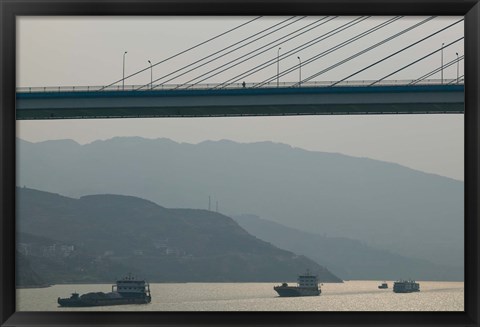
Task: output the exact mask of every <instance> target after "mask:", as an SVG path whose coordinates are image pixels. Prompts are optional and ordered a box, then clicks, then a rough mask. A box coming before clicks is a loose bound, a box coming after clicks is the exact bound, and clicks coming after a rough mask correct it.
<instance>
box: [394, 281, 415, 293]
mask: <svg viewBox="0 0 480 327" xmlns="http://www.w3.org/2000/svg"><path fill="white" fill-rule="evenodd" d="M393 291H394V292H395V293H412V292H420V284H419V283H417V282H415V281H414V280H399V281H396V282H395V283H394V284H393Z"/></svg>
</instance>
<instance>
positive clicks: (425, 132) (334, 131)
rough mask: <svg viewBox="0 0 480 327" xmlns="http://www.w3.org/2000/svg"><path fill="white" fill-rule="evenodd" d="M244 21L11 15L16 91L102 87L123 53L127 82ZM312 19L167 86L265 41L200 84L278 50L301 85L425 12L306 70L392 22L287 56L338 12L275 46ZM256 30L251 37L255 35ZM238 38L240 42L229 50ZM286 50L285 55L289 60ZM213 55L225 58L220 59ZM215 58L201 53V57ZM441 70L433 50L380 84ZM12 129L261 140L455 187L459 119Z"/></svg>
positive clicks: (401, 61)
mask: <svg viewBox="0 0 480 327" xmlns="http://www.w3.org/2000/svg"><path fill="white" fill-rule="evenodd" d="M253 18H254V17H189V18H185V17H142V18H138V17H130V18H123V17H117V18H106V17H95V18H84V17H73V18H62V17H21V18H19V19H18V20H17V33H18V34H17V86H72V85H76V86H84V85H90V86H93V85H107V84H110V83H112V82H115V81H117V80H119V79H121V78H122V67H123V53H124V51H128V53H127V55H126V56H125V71H126V74H125V75H126V76H128V75H129V74H131V73H134V72H136V71H139V70H141V69H144V68H149V64H148V60H151V62H152V63H153V64H155V63H157V62H159V61H161V60H164V59H166V58H168V57H170V56H172V55H174V54H176V53H179V52H181V51H183V50H186V49H188V48H190V47H192V46H194V45H196V44H199V43H200V42H202V41H205V40H207V39H209V38H211V37H214V36H216V35H218V34H220V33H222V32H224V31H227V30H229V29H231V28H234V27H236V26H238V25H240V24H242V23H245V22H247V21H249V20H251V19H253ZM288 18H289V16H288V17H287V16H286V17H262V18H260V19H257V20H255V21H254V22H252V23H250V24H248V25H246V26H244V27H242V28H239V29H238V30H235V31H234V32H232V33H229V34H228V35H226V36H223V37H220V38H218V39H215V40H214V41H212V42H209V43H207V44H205V45H202V46H200V47H198V48H196V49H194V50H192V51H189V52H187V53H185V54H183V55H181V56H178V57H176V58H175V59H173V60H169V61H167V62H165V63H162V64H159V65H156V66H155V67H153V79H154V80H155V79H157V78H160V77H162V76H164V75H166V74H169V73H172V72H174V71H175V70H177V69H179V68H181V67H184V66H186V65H188V64H191V63H193V62H195V61H197V60H199V59H202V58H203V57H205V56H207V55H209V54H212V53H214V52H216V51H219V50H221V49H223V48H224V47H227V46H229V45H232V44H234V43H236V42H238V41H241V40H242V39H244V38H247V37H249V36H252V35H253V34H255V33H258V32H261V31H262V30H263V29H266V28H269V27H271V26H272V25H274V24H277V23H279V22H281V21H284V20H286V19H288ZM322 18H324V17H323V16H320V17H308V18H304V19H301V20H299V21H297V22H295V23H293V24H291V25H289V26H288V27H286V28H284V29H281V30H279V31H277V32H275V33H272V34H271V35H269V36H267V37H264V38H262V39H260V40H258V41H256V42H254V43H252V44H250V45H248V46H245V47H244V48H241V49H239V50H237V51H235V52H232V53H231V54H225V52H222V53H219V55H218V56H219V57H220V58H219V59H218V60H216V61H214V62H212V63H210V64H208V65H205V66H203V67H200V68H199V69H197V70H195V71H193V72H190V73H187V74H185V75H183V76H179V77H178V78H176V79H173V80H172V81H169V82H168V84H177V83H185V82H188V81H190V80H191V79H193V78H195V77H197V76H199V75H201V74H203V73H208V72H210V71H212V70H213V69H215V68H216V67H219V66H220V65H222V64H224V63H228V62H229V61H231V60H233V59H235V58H238V57H239V56H242V55H244V54H246V53H248V52H250V51H253V50H255V49H257V48H259V47H261V46H264V45H266V44H268V43H270V42H273V43H272V45H270V46H268V47H271V49H269V50H267V51H265V53H263V54H261V55H259V56H257V57H255V58H253V59H252V60H249V61H247V62H245V63H242V64H239V65H238V66H236V67H233V68H232V69H230V70H228V71H227V72H225V73H222V74H219V75H217V76H212V77H211V78H209V79H208V80H206V81H204V82H202V83H219V82H223V81H225V80H227V79H229V78H232V77H234V76H235V75H237V74H240V73H242V72H244V71H246V70H248V69H250V68H251V67H254V66H256V65H259V64H261V63H263V62H265V61H267V60H271V59H272V58H273V59H275V58H276V57H277V54H280V61H279V67H280V71H283V70H286V69H288V68H290V67H295V66H296V65H297V67H298V63H299V60H298V58H297V57H298V56H300V58H301V60H302V62H304V63H305V64H304V65H302V72H301V73H302V78H306V77H308V76H311V75H312V74H314V73H317V72H319V71H321V70H323V69H325V68H328V67H330V66H331V65H333V64H335V63H337V62H339V61H340V60H343V59H346V58H348V57H350V56H351V55H353V54H355V53H357V52H358V51H361V50H363V49H366V48H368V47H370V46H372V45H374V44H376V43H377V42H379V41H381V40H384V39H386V38H388V37H390V36H392V35H394V34H395V33H398V32H400V31H402V30H403V29H405V28H407V27H408V26H411V25H413V24H415V23H416V22H420V21H422V20H424V19H426V18H427V17H408V18H402V19H399V20H397V21H395V22H393V23H392V24H390V25H388V26H387V27H385V28H384V29H382V30H379V31H376V32H374V33H371V34H369V35H368V36H366V37H364V38H362V39H360V40H358V41H356V42H354V43H352V44H349V45H347V46H345V47H343V48H342V49H340V50H338V51H335V52H333V53H331V54H328V55H326V56H324V57H322V58H321V59H319V60H316V61H313V62H312V63H311V64H307V62H308V59H309V58H311V57H312V56H314V55H316V54H319V53H321V52H323V51H326V50H328V49H330V48H331V47H333V46H335V45H337V44H339V43H341V42H344V41H346V40H348V39H349V38H351V37H353V36H355V35H357V34H358V33H360V32H363V31H366V30H367V29H368V28H371V27H373V26H375V25H378V24H380V23H382V22H385V21H387V20H388V19H389V18H391V17H376V18H369V19H367V20H365V21H363V22H361V23H359V24H358V25H355V26H354V27H352V28H350V29H347V30H345V31H343V32H340V33H338V34H336V35H334V36H333V37H331V38H328V39H326V40H324V41H321V42H319V43H317V44H315V45H313V46H311V47H309V48H308V49H305V50H303V51H297V50H294V49H295V48H296V47H298V46H301V45H302V44H304V43H306V42H308V41H310V40H313V39H314V38H315V37H318V36H320V35H322V34H324V33H327V32H328V31H331V30H333V29H334V28H336V27H339V26H341V25H343V24H346V23H348V22H349V21H352V20H353V19H355V18H357V17H339V18H335V19H333V20H331V21H329V22H326V21H327V20H328V18H325V19H324V20H323V22H325V24H324V25H321V26H319V27H317V28H315V29H312V30H311V31H310V32H308V33H305V34H303V35H302V36H300V37H298V38H295V39H292V40H291V41H285V39H283V40H279V41H275V40H276V39H278V38H281V37H283V36H286V35H287V34H289V33H292V32H294V31H295V30H297V29H299V28H301V27H303V26H305V25H307V24H310V23H313V22H315V21H317V20H319V19H322ZM460 18H461V17H441V18H435V19H433V20H431V21H429V22H427V23H425V24H424V25H422V26H420V27H418V28H416V29H414V30H412V31H410V32H408V33H405V34H403V35H401V36H399V37H398V38H396V39H395V40H393V41H391V42H387V43H385V44H383V45H381V46H379V47H378V48H376V49H374V50H372V51H369V52H367V53H365V54H364V55H362V56H359V57H358V58H356V59H355V60H351V61H349V62H348V63H346V64H344V65H341V66H339V67H337V68H335V69H332V70H330V71H328V72H327V73H325V74H322V75H320V76H318V77H317V78H315V79H314V80H315V81H334V80H338V79H341V78H343V77H346V76H348V75H349V74H351V73H353V72H356V71H358V70H360V69H361V68H363V67H366V66H368V65H369V64H371V63H373V62H375V61H377V60H379V59H381V58H383V57H385V56H386V55H388V54H391V53H393V52H395V51H397V50H399V49H401V48H403V47H405V46H407V45H409V44H411V43H412V42H415V41H417V40H419V39H421V38H423V37H425V36H427V35H429V34H430V33H433V32H434V31H437V30H439V29H440V28H443V27H445V26H447V25H449V24H451V23H453V22H456V21H458V20H459V19H460ZM292 21H293V20H292ZM289 22H290V21H288V22H286V23H284V25H286V24H288V23H289ZM279 27H280V25H279ZM264 34H265V33H264ZM264 34H259V35H258V36H257V37H260V36H262V35H264ZM462 36H463V22H461V23H459V24H457V25H455V26H454V27H452V28H450V29H448V30H446V31H444V32H442V33H439V34H438V35H436V36H434V37H432V38H431V39H429V40H427V41H425V42H422V43H421V44H419V45H418V46H415V47H412V48H411V49H408V50H407V51H404V52H402V53H401V54H400V55H398V56H395V57H392V58H391V59H389V60H387V61H385V62H383V63H382V64H380V65H378V66H375V67H374V68H373V69H369V70H367V71H365V72H363V73H361V74H358V75H357V76H355V77H352V78H351V79H352V80H372V79H378V78H381V77H383V76H384V75H386V74H388V73H390V72H393V71H395V70H397V69H399V68H401V67H403V66H405V65H406V64H408V63H409V62H412V61H414V60H416V59H418V58H420V57H422V56H424V55H426V54H428V53H430V52H431V51H434V50H437V49H439V48H440V47H441V44H442V43H445V44H448V43H450V42H452V41H454V40H456V39H458V38H459V37H462ZM250 40H251V39H249V40H248V41H250ZM245 42H247V41H244V42H243V43H241V44H239V45H238V46H240V45H242V44H244V43H245ZM236 47H237V46H236ZM279 47H281V48H282V49H281V50H280V51H278V48H279ZM289 51H292V52H291V53H289ZM456 53H459V55H460V56H461V55H463V41H460V42H457V43H455V44H454V45H452V46H451V47H448V48H445V49H444V51H443V57H444V63H445V64H446V63H448V62H449V61H451V60H454V59H455V58H456ZM222 54H224V55H223V56H221V55H222ZM282 54H285V57H282ZM215 57H216V56H214V57H211V58H209V60H210V59H212V58H215ZM203 62H205V61H203ZM203 62H200V63H199V64H201V63H203ZM199 64H196V65H199ZM440 65H441V53H440V52H439V53H436V54H435V55H433V56H431V57H430V58H428V60H424V61H421V62H419V63H418V64H416V65H413V66H412V67H410V68H408V69H405V70H403V71H401V72H399V73H398V74H396V75H393V76H392V77H390V78H389V79H395V80H400V79H415V78H418V77H420V76H422V75H423V74H426V73H428V72H430V71H432V70H433V69H436V68H438V67H440ZM192 67H194V66H192ZM276 71H277V63H276V61H274V62H273V64H272V65H270V66H268V67H267V68H266V69H264V70H262V71H260V72H258V73H256V74H254V75H251V76H248V77H245V78H243V79H242V80H245V81H246V82H247V83H252V82H261V81H263V80H265V79H266V78H269V77H275V75H276ZM150 72H151V71H150V69H147V70H146V71H144V72H142V73H140V74H138V75H137V76H134V77H132V78H131V79H129V80H127V81H126V82H125V84H126V85H130V84H135V85H144V84H147V83H149V82H150ZM179 73H181V72H179ZM443 73H444V78H445V79H453V78H456V76H457V65H452V66H450V67H446V68H445V69H444V72H443ZM177 74H178V73H177ZM458 74H459V75H460V76H461V75H463V61H461V62H460V65H459V66H458ZM174 76H175V74H173V75H171V77H174ZM440 76H441V75H440V73H437V74H435V75H434V76H432V77H431V78H436V79H439V78H440ZM167 79H169V78H164V79H162V80H160V81H159V82H164V81H166V80H167ZM298 79H299V70H297V69H294V71H293V72H292V73H290V74H288V75H286V76H283V77H281V78H280V81H281V82H297V81H298ZM17 127H18V130H17V135H18V136H19V137H20V138H22V139H25V140H28V141H42V140H48V139H63V138H70V139H74V140H76V141H77V142H79V143H88V142H92V141H93V140H96V139H107V138H111V137H114V136H143V137H147V138H158V137H167V138H171V139H173V140H176V141H181V142H190V143H197V142H200V141H203V140H206V139H211V140H218V139H231V140H235V141H239V142H255V141H264V140H271V141H274V142H282V143H287V144H291V145H293V146H297V147H301V148H305V149H309V150H315V151H328V152H339V153H344V154H348V155H353V156H359V157H369V158H373V159H379V160H384V161H389V162H396V163H399V164H402V165H405V166H408V167H411V168H414V169H418V170H422V171H425V172H431V173H435V174H440V175H443V176H448V177H451V178H455V179H459V180H463V173H464V170H463V164H464V162H463V149H464V143H463V115H388V116H306V117H246V118H197V119H191V118H181V119H174V118H164V119H161V118H157V119H110V120H100V119H98V120H55V121H19V122H18V123H17Z"/></svg>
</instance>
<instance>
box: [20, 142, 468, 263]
mask: <svg viewBox="0 0 480 327" xmlns="http://www.w3.org/2000/svg"><path fill="white" fill-rule="evenodd" d="M17 149H18V158H19V161H18V170H17V172H18V179H17V180H18V185H20V186H23V185H26V186H28V187H32V188H37V189H42V190H46V191H51V192H57V193H61V194H65V195H68V196H73V197H79V196H82V195H86V194H98V193H113V194H133V195H135V196H138V197H141V198H144V199H149V200H152V201H154V202H157V203H160V204H162V205H165V206H168V207H176V208H207V203H208V198H209V196H212V200H213V201H214V202H212V205H213V204H214V203H216V201H218V202H219V210H220V212H224V213H226V214H227V215H237V214H241V213H244V212H251V213H254V214H256V215H258V216H260V217H262V218H265V219H267V220H270V221H274V222H278V223H281V224H283V225H285V226H289V227H293V228H296V229H299V230H303V231H311V232H313V233H317V234H320V235H323V234H327V235H329V236H335V237H345V238H351V239H357V240H360V241H363V242H366V243H367V244H368V245H370V246H374V247H377V248H381V249H385V250H388V251H392V252H393V253H397V254H400V255H403V256H407V257H412V258H420V259H425V260H428V261H431V262H432V263H435V264H439V265H449V266H456V267H462V266H463V226H464V225H463V216H464V215H463V201H464V193H463V188H464V183H463V182H459V181H456V180H453V179H449V178H445V177H441V176H438V175H433V174H426V173H423V172H419V171H415V170H412V169H409V168H406V167H402V166H400V165H397V164H391V163H386V162H381V161H376V160H371V159H367V158H355V157H349V156H345V155H341V154H334V153H323V152H312V151H306V150H303V149H299V148H294V147H291V146H289V145H285V144H277V143H272V142H258V143H250V144H243V143H236V142H233V141H227V140H223V141H205V142H202V143H199V144H188V143H177V142H174V141H172V140H169V139H155V140H150V139H143V138H139V137H118V138H113V139H110V140H105V141H95V142H93V143H90V144H86V145H78V144H75V143H73V142H72V141H47V142H41V143H30V142H25V141H21V140H18V142H17Z"/></svg>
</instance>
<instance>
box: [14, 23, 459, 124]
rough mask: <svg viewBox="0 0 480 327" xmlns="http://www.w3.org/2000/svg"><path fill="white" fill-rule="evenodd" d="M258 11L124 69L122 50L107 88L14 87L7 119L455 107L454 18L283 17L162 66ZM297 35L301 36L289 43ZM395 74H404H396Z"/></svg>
mask: <svg viewBox="0 0 480 327" xmlns="http://www.w3.org/2000/svg"><path fill="white" fill-rule="evenodd" d="M261 18H262V17H261V16H260V17H255V18H253V19H250V20H248V21H246V22H244V23H242V24H240V25H238V26H236V27H234V28H232V29H230V30H227V31H225V32H223V33H220V34H218V35H216V36H214V37H212V38H210V39H208V40H206V41H203V42H200V43H198V44H196V45H194V46H192V47H190V48H187V49H186V50H183V51H181V52H179V53H176V54H175V55H173V56H170V57H167V58H166V59H163V60H161V61H159V62H156V63H152V62H151V61H150V60H148V63H149V66H147V67H146V68H144V69H141V70H138V71H136V72H135V73H131V74H129V75H127V76H125V57H126V54H127V51H125V53H124V54H123V76H122V78H121V79H119V80H117V81H114V82H112V83H110V84H108V85H104V86H75V87H73V86H72V87H65V86H56V87H19V88H17V119H20V120H22V119H65V118H119V117H198V116H245V115H247V116H250V115H308V114H414V113H422V114H424V113H463V111H464V87H463V80H464V75H463V74H460V69H459V67H460V65H459V63H460V62H461V61H462V60H464V56H463V55H461V54H459V53H458V52H456V57H455V58H453V59H451V58H450V59H448V60H444V52H447V51H449V53H451V52H452V49H454V48H453V47H459V46H460V47H461V46H462V40H463V36H458V35H457V36H456V37H455V36H453V37H452V35H453V33H450V34H445V33H447V32H451V29H452V28H458V27H459V26H460V27H461V23H463V19H457V20H456V21H453V22H448V24H443V25H441V24H440V25H438V24H436V25H432V24H433V23H434V22H436V21H438V17H435V16H430V17H421V18H419V19H417V20H413V21H412V20H406V21H405V18H404V17H403V16H395V17H386V18H384V19H381V20H379V19H378V18H377V19H374V20H373V21H371V20H372V17H370V16H361V17H356V18H355V17H352V18H350V19H348V20H342V21H341V22H340V23H337V24H336V25H332V24H333V23H334V22H335V21H336V19H337V18H338V17H336V16H324V17H316V19H313V20H310V21H309V22H308V23H302V20H303V19H304V18H305V17H303V16H300V17H297V16H293V17H290V18H286V19H284V20H282V21H280V22H277V23H275V24H272V25H271V26H268V27H267V28H263V29H261V30H260V31H257V30H255V31H254V32H250V33H249V34H248V35H247V36H246V37H243V38H241V39H240V40H238V39H229V45H228V46H222V48H221V49H217V50H215V49H212V50H211V51H210V53H208V55H206V56H205V55H202V56H199V57H195V56H190V57H189V58H190V59H189V63H188V64H187V65H183V66H175V65H171V64H169V63H166V62H168V61H172V60H173V59H176V58H177V57H180V56H182V55H183V56H184V55H185V54H186V53H191V52H193V51H194V50H195V49H197V48H199V47H202V46H205V44H207V43H209V42H212V41H213V40H216V39H218V38H222V37H225V36H227V35H229V34H230V33H232V32H234V31H236V30H239V29H242V28H245V27H246V26H247V25H253V24H255V23H256V22H257V21H259V20H260V19H261ZM301 23H302V24H301ZM367 23H368V24H367ZM400 23H402V24H401V25H399V24H400ZM362 24H363V25H362ZM395 24H397V25H395ZM433 26H434V28H433ZM427 27H429V28H427ZM422 28H423V30H422ZM346 31H349V33H348V34H345V33H346ZM421 31H423V32H421ZM425 31H426V32H425ZM307 36H308V37H307ZM299 38H300V39H301V40H302V41H299V42H295V43H293V42H294V41H298V39H299ZM400 40H403V41H402V42H399V41H400ZM405 40H407V41H405ZM432 40H433V41H442V42H441V45H440V46H439V47H437V46H435V47H433V48H432V46H431V43H430V45H429V46H427V45H428V44H429V43H428V42H431V41H432ZM353 45H355V47H354V48H351V47H352V46H353ZM307 50H308V51H309V52H307ZM272 51H273V52H274V53H275V55H274V56H272V55H271V53H272ZM454 51H455V50H454ZM457 51H458V50H457ZM269 53H270V54H269ZM406 54H408V56H406ZM440 56H441V60H440V61H438V57H440ZM450 57H451V56H450ZM292 59H293V61H292ZM288 62H290V64H288ZM432 62H434V63H435V64H433V65H432ZM156 66H158V67H157V68H156V71H158V70H159V68H160V67H163V69H162V70H161V71H162V73H163V75H162V76H159V77H157V76H156V77H155V79H154V78H153V68H154V67H156ZM275 68H276V73H274V74H272V71H273V70H274V69H275ZM455 68H456V76H455V77H453V78H452V76H451V75H452V71H453V70H454V69H455ZM447 70H448V72H449V76H448V78H447V77H446V76H444V74H445V72H446V71H447ZM370 72H374V73H372V74H370V75H368V76H369V77H370V79H359V78H358V77H360V76H365V74H366V73H370ZM405 72H409V73H408V76H409V77H410V78H409V79H405V78H400V77H403V76H405V74H403V73H405ZM142 73H143V76H144V75H145V74H147V73H149V77H150V81H149V83H145V84H139V85H131V84H130V83H129V82H130V81H132V80H134V79H135V78H138V76H141V74H142ZM402 74H403V75H402ZM294 76H295V81H293V77H294ZM332 76H334V79H331V80H326V78H327V77H330V78H332ZM371 77H373V78H371ZM439 77H440V78H439ZM396 78H397V79H396ZM245 80H247V81H248V83H247V82H245ZM252 80H254V81H255V82H251V81H252Z"/></svg>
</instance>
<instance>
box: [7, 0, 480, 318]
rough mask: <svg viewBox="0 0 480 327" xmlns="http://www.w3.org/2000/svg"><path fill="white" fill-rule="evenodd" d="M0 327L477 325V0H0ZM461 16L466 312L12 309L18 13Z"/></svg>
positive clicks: (479, 18)
mask: <svg viewBox="0 0 480 327" xmlns="http://www.w3.org/2000/svg"><path fill="white" fill-rule="evenodd" d="M0 10H1V12H0V17H1V18H0V24H1V27H0V29H1V30H0V33H1V37H0V39H1V51H0V76H1V90H0V103H1V110H0V123H1V129H0V146H1V152H0V158H1V160H0V181H1V197H0V212H1V220H0V231H1V243H0V244H1V248H0V265H1V267H0V268H1V269H0V324H1V326H27V325H28V326H39V325H44V326H52V325H62V326H63V325H65V326H78V325H82V326H97V325H98V326H112V325H121V326H143V325H145V326H146V325H148V326H177V325H179V326H194V325H195V326H198V325H240V326H274V325H275V326H278V325H295V326H317V325H322V326H328V325H330V326H333V325H335V326H355V325H385V326H420V325H421V326H427V325H429V326H434V325H439V326H440V325H448V326H463V327H465V326H478V325H479V316H478V315H479V302H478V295H479V271H478V268H479V260H478V259H479V242H478V236H479V235H480V230H479V225H478V218H479V210H478V203H480V197H479V192H478V185H479V173H478V172H479V166H480V160H479V159H480V152H479V148H480V143H479V140H480V138H479V136H480V135H479V128H478V127H479V126H480V117H479V110H480V95H479V91H480V83H479V81H480V77H479V76H480V74H479V65H478V60H479V58H480V56H479V52H480V4H479V3H478V0H464V1H459V0H392V1H387V0H300V1H292V0H242V1H240V0H231V1H225V0H223V1H222V0H197V1H195V0H175V1H172V0H140V1H134V0H103V1H92V0H85V1H80V0H74V1H64V0H58V1H52V0H38V1H37V0H16V1H14V0H0ZM287 14H288V15H303V14H308V15H324V14H335V15H367V14H368V15H393V14H395V15H399V14H401V15H462V16H465V311H464V312H438V313H432V312H322V313H313V312H305V313H299V312H295V313H292V312H276V313H273V312H239V313H236V312H179V313H171V312H167V313H162V312H15V167H16V164H15V137H16V132H15V86H16V83H15V67H16V57H15V44H16V42H15V36H16V25H15V24H16V16H22V15H53V16H55V15H65V16H69V15H92V16H97V15H136V16H142V15H149V16H151V15H287Z"/></svg>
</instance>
